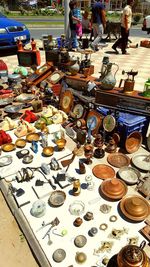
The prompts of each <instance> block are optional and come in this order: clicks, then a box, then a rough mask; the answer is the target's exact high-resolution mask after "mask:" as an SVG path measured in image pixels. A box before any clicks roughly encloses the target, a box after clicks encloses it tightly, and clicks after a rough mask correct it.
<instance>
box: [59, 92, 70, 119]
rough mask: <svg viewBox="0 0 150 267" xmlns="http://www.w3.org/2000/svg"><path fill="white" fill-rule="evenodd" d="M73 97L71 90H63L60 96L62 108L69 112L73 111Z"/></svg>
mask: <svg viewBox="0 0 150 267" xmlns="http://www.w3.org/2000/svg"><path fill="white" fill-rule="evenodd" d="M73 99H74V97H73V94H72V93H71V91H69V90H67V91H65V92H63V93H62V94H61V96H60V104H59V105H60V109H61V110H63V111H64V112H66V113H67V114H68V113H69V112H70V111H71V108H72V105H73Z"/></svg>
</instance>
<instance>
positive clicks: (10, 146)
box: [2, 143, 16, 152]
mask: <svg viewBox="0 0 150 267" xmlns="http://www.w3.org/2000/svg"><path fill="white" fill-rule="evenodd" d="M15 148H16V146H15V144H13V143H9V144H4V145H2V150H3V151H5V152H10V151H13V150H14V149H15Z"/></svg>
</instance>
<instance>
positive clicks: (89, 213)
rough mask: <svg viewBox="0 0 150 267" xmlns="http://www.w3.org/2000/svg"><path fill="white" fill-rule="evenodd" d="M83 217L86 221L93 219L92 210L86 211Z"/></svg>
mask: <svg viewBox="0 0 150 267" xmlns="http://www.w3.org/2000/svg"><path fill="white" fill-rule="evenodd" d="M84 219H85V220H86V221H90V220H93V219H94V217H93V212H90V211H88V212H87V213H86V214H85V215H84Z"/></svg>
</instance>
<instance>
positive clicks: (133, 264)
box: [117, 241, 150, 267]
mask: <svg viewBox="0 0 150 267" xmlns="http://www.w3.org/2000/svg"><path fill="white" fill-rule="evenodd" d="M145 245H146V242H145V241H143V242H142V243H141V245H140V246H139V247H138V246H136V245H127V246H125V247H123V248H122V249H121V250H120V252H119V253H118V255H117V264H118V267H150V261H149V258H148V256H147V255H146V253H145V252H144V250H143V248H144V247H145Z"/></svg>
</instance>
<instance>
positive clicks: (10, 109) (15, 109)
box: [4, 105, 22, 113]
mask: <svg viewBox="0 0 150 267" xmlns="http://www.w3.org/2000/svg"><path fill="white" fill-rule="evenodd" d="M21 109H22V105H9V106H6V107H5V108H4V111H5V112H7V113H16V112H18V111H20V110H21Z"/></svg>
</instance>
